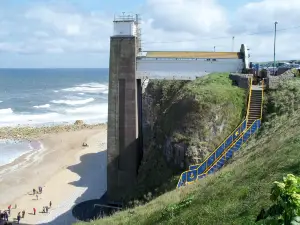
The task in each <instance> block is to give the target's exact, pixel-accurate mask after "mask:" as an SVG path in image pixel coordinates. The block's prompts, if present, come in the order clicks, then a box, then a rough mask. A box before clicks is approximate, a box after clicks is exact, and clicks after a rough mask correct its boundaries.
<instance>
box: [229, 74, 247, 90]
mask: <svg viewBox="0 0 300 225" xmlns="http://www.w3.org/2000/svg"><path fill="white" fill-rule="evenodd" d="M250 77H253V75H252V74H241V73H231V74H230V75H229V78H230V79H231V80H232V81H233V83H234V84H235V85H237V86H238V87H240V88H245V89H248V87H249V78H250Z"/></svg>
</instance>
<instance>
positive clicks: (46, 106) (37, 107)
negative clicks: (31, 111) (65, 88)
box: [33, 104, 50, 109]
mask: <svg viewBox="0 0 300 225" xmlns="http://www.w3.org/2000/svg"><path fill="white" fill-rule="evenodd" d="M33 108H36V109H45V108H50V104H45V105H36V106H33Z"/></svg>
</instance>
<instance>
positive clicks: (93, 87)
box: [62, 83, 108, 94]
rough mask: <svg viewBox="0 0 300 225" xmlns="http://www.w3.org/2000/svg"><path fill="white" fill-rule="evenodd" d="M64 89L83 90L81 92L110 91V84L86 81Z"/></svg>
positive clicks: (104, 92)
mask: <svg viewBox="0 0 300 225" xmlns="http://www.w3.org/2000/svg"><path fill="white" fill-rule="evenodd" d="M62 91H66V92H81V93H102V94H107V93H108V85H107V84H101V83H86V84H81V85H77V86H75V87H71V88H65V89H62Z"/></svg>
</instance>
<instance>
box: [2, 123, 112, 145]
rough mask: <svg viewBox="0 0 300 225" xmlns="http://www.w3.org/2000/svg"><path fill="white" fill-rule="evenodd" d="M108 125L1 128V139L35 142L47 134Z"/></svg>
mask: <svg viewBox="0 0 300 225" xmlns="http://www.w3.org/2000/svg"><path fill="white" fill-rule="evenodd" d="M106 126H107V124H106V123H99V124H84V123H83V121H80V120H78V121H76V122H75V123H74V124H62V125H56V126H42V127H32V126H22V127H0V139H16V140H34V139H36V138H39V137H40V136H41V135H45V134H55V133H60V132H70V131H78V130H83V129H97V128H106Z"/></svg>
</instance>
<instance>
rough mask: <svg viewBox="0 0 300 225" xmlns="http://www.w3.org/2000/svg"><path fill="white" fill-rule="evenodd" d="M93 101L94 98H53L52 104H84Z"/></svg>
mask: <svg viewBox="0 0 300 225" xmlns="http://www.w3.org/2000/svg"><path fill="white" fill-rule="evenodd" d="M93 101H95V99H94V98H88V99H82V100H53V101H51V102H52V103H54V104H65V105H84V104H87V103H90V102H93Z"/></svg>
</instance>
